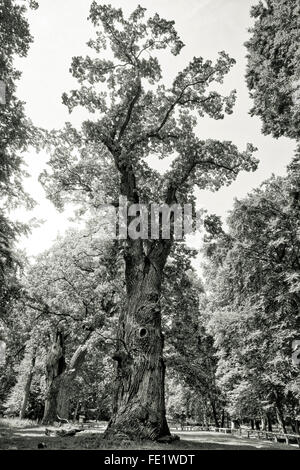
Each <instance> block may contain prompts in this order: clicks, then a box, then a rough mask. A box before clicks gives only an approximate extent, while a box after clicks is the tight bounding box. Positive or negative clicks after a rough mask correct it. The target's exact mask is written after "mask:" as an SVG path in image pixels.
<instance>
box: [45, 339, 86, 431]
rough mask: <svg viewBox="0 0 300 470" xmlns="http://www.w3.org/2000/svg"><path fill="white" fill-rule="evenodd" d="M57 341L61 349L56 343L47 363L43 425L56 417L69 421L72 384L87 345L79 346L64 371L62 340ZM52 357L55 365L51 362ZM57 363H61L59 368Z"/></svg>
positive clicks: (55, 419)
mask: <svg viewBox="0 0 300 470" xmlns="http://www.w3.org/2000/svg"><path fill="white" fill-rule="evenodd" d="M58 341H60V342H61V343H60V344H61V347H60V348H59V347H58V345H57V341H56V343H55V345H53V346H52V350H51V351H52V353H50V354H49V356H48V361H47V382H48V384H47V385H48V387H47V395H46V402H45V412H44V418H43V423H44V424H50V423H53V422H54V421H57V419H58V417H59V418H62V419H69V412H70V396H71V387H72V382H73V380H74V378H75V377H76V374H77V372H78V370H79V369H80V367H81V365H82V363H83V361H84V359H85V356H86V353H87V345H83V346H79V347H78V348H77V349H76V351H75V353H74V354H73V356H72V359H71V361H70V365H69V367H68V369H66V364H65V359H64V344H63V338H62V339H61V340H58ZM53 351H55V352H56V355H54V354H53ZM54 357H55V360H56V363H55V361H53V359H54ZM58 361H61V366H60V367H59V365H58Z"/></svg>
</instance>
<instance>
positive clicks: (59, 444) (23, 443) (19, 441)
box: [0, 419, 297, 450]
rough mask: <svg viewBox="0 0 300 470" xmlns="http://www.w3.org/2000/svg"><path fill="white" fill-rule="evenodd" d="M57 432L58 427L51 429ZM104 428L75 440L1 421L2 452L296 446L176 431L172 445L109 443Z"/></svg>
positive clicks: (36, 427)
mask: <svg viewBox="0 0 300 470" xmlns="http://www.w3.org/2000/svg"><path fill="white" fill-rule="evenodd" d="M50 429H53V430H55V429H56V430H57V428H54V427H52V428H50ZM103 431H104V427H103V426H102V427H97V428H96V427H95V428H92V429H85V430H84V431H82V432H80V433H78V434H76V435H75V436H73V437H57V436H55V437H54V436H46V435H45V426H39V425H36V424H35V423H33V422H32V421H29V420H22V421H21V420H19V419H0V449H2V450H9V449H11V450H15V449H20V450H21V449H37V448H38V445H39V444H41V443H43V444H44V445H45V447H44V448H46V449H74V450H75V449H76V450H88V449H109V450H116V449H126V450H127V449H134V450H135V449H149V450H152V449H156V450H225V449H229V450H243V449H245V450H251V449H252V450H257V449H263V450H264V449H280V450H291V449H297V447H293V446H288V445H285V444H275V443H273V442H267V441H258V440H256V439H246V438H239V437H234V436H231V435H230V434H229V435H225V434H219V433H208V432H182V433H181V432H177V434H179V435H180V441H175V442H173V443H172V444H161V443H153V442H138V441H136V442H132V441H120V442H115V441H107V440H104V439H103Z"/></svg>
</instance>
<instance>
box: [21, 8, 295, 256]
mask: <svg viewBox="0 0 300 470" xmlns="http://www.w3.org/2000/svg"><path fill="white" fill-rule="evenodd" d="M108 3H111V4H112V5H113V6H116V7H122V8H123V9H124V11H125V13H127V12H130V11H131V10H133V9H134V8H135V7H136V6H137V5H138V4H140V5H142V6H144V7H147V8H148V10H149V13H150V14H153V13H155V12H158V13H159V14H160V15H161V16H163V17H165V18H166V19H172V20H175V23H176V28H177V31H178V32H179V34H180V36H181V39H182V40H183V42H184V43H185V45H186V46H185V47H184V49H183V50H182V52H181V54H180V56H178V57H174V56H170V55H165V56H164V57H163V58H162V65H163V70H164V73H165V80H166V82H167V83H169V82H170V81H171V80H172V78H173V77H174V75H176V73H177V72H178V70H180V69H181V68H183V67H185V66H186V65H187V64H188V62H189V60H191V59H192V58H193V57H194V56H202V57H204V58H207V59H214V58H215V57H216V55H217V53H218V52H219V51H221V50H225V51H226V52H228V53H229V54H230V55H231V56H232V57H234V58H235V59H236V61H237V64H236V65H235V67H234V69H233V70H232V72H231V73H230V74H229V75H228V76H227V78H226V81H225V84H224V90H226V91H228V90H230V89H233V88H236V89H237V104H236V106H235V109H234V113H233V114H232V115H231V116H228V117H226V118H225V119H224V120H221V121H214V120H212V119H209V118H205V119H202V120H201V122H200V125H199V137H200V138H201V139H203V138H218V139H221V140H222V139H226V140H232V141H233V142H234V143H235V144H237V145H238V146H239V148H240V149H241V150H243V149H244V148H245V146H246V143H247V142H252V143H253V144H254V145H255V146H256V147H258V149H259V150H258V152H257V153H256V156H257V157H258V158H259V161H260V163H259V168H258V170H257V171H256V172H255V173H245V172H243V173H241V174H240V175H239V177H238V179H237V181H236V182H234V183H233V184H232V185H231V186H230V187H226V188H223V189H221V190H220V191H219V192H217V193H211V192H205V191H198V192H197V195H198V205H199V207H203V208H206V209H208V211H209V212H212V213H216V214H218V215H221V216H222V218H223V219H226V214H227V212H228V210H230V209H231V207H232V204H233V200H234V198H235V197H237V198H241V197H243V196H245V195H246V194H247V192H249V191H250V190H251V189H252V188H254V187H257V186H258V185H259V184H260V183H261V182H262V181H264V180H265V179H267V178H268V177H269V176H270V175H271V174H272V173H275V174H276V175H282V174H284V173H285V167H286V165H287V163H288V162H289V161H290V159H291V157H292V155H293V151H294V147H295V144H294V142H292V141H290V140H288V139H286V138H280V139H279V140H275V139H273V138H272V137H266V136H263V135H261V123H260V120H259V119H258V118H252V117H251V116H250V115H249V109H250V107H251V101H250V99H249V95H248V90H247V88H246V84H245V78H244V76H245V69H246V59H245V55H246V49H245V47H244V46H243V44H244V42H245V41H246V40H247V37H248V32H247V29H248V28H249V26H250V25H251V20H250V15H249V11H250V7H251V5H252V4H254V3H256V2H255V0H140V1H136V0H126V1H125V0H110V1H109V2H108ZM39 4H40V7H39V9H38V10H35V11H33V12H30V13H29V15H28V17H29V22H30V29H31V33H32V35H33V37H34V43H33V45H32V46H31V49H30V51H29V54H28V57H27V58H25V59H19V60H18V61H17V67H18V68H19V70H21V71H22V78H21V80H20V82H19V86H18V96H19V97H20V98H21V99H22V100H23V101H25V102H26V112H27V115H28V116H29V117H30V118H31V119H32V121H33V122H34V124H35V125H37V126H41V127H44V128H47V129H52V128H60V127H61V126H63V125H64V122H65V121H70V120H71V121H72V122H73V123H74V124H79V123H80V122H81V121H82V119H83V118H85V117H86V116H87V115H86V114H85V113H84V112H83V111H82V110H79V111H75V112H74V115H71V116H70V115H69V113H68V111H67V108H66V107H65V106H64V105H63V104H62V103H61V95H62V93H63V92H64V91H68V90H70V89H73V88H76V85H77V84H76V81H75V80H74V79H73V78H72V76H71V74H70V73H69V67H70V63H71V59H72V57H73V56H74V55H82V54H83V55H86V54H88V53H89V48H88V47H87V46H86V42H87V41H88V40H89V38H91V37H93V36H94V30H93V27H92V25H91V24H90V23H89V22H88V21H87V16H88V12H89V5H90V4H91V1H90V0H39ZM47 158H48V157H47V155H46V154H44V153H41V154H36V153H34V152H28V153H27V154H26V162H27V164H28V168H27V171H28V172H29V173H30V175H31V177H30V178H28V179H27V180H26V182H25V187H26V189H27V191H28V192H29V193H30V194H31V195H32V196H33V197H34V199H35V200H36V201H37V206H36V208H35V209H34V211H32V212H31V213H28V214H25V213H24V211H22V210H18V211H17V213H16V214H15V215H16V216H18V217H19V218H21V219H22V220H28V219H30V218H32V217H38V218H42V219H44V220H45V223H44V224H43V225H42V226H41V227H39V228H37V229H34V230H33V232H32V234H31V235H30V236H29V237H28V238H27V239H25V238H22V240H21V243H20V247H21V248H25V249H26V251H27V253H28V254H29V255H30V256H33V255H36V254H38V253H39V252H41V251H43V250H44V249H46V248H48V247H49V246H50V245H51V243H52V242H53V240H54V239H55V237H56V236H57V234H58V233H63V232H64V230H65V229H66V227H67V226H68V225H69V224H70V222H69V220H68V218H69V216H70V215H71V211H70V210H69V211H66V212H65V213H63V214H58V212H57V211H56V210H55V208H54V207H53V205H52V203H50V202H49V201H48V200H47V199H46V198H45V193H44V191H43V188H42V187H41V185H40V184H39V183H38V175H39V173H40V172H41V171H42V170H43V168H44V167H45V164H46V162H47ZM199 243H200V242H199V241H197V242H196V246H197V245H199Z"/></svg>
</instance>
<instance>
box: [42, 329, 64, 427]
mask: <svg viewBox="0 0 300 470" xmlns="http://www.w3.org/2000/svg"><path fill="white" fill-rule="evenodd" d="M65 368H66V362H65V338H64V334H63V333H62V332H61V331H57V332H56V335H55V338H54V342H53V344H52V346H51V348H50V351H49V353H48V355H47V359H46V399H45V410H44V416H43V421H42V422H43V424H51V423H53V422H54V421H57V397H58V393H59V389H60V384H61V376H62V374H63V372H64V371H65Z"/></svg>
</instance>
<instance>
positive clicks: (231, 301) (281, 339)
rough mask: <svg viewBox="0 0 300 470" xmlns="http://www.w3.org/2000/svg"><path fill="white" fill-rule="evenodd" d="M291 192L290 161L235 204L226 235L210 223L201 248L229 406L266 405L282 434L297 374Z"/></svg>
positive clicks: (294, 169)
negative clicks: (282, 173)
mask: <svg viewBox="0 0 300 470" xmlns="http://www.w3.org/2000/svg"><path fill="white" fill-rule="evenodd" d="M297 188H298V189H297ZM298 193H299V158H298V156H296V157H295V158H294V160H293V162H292V164H291V165H290V166H289V168H288V176H287V177H285V178H283V177H277V178H275V177H272V178H271V179H270V180H268V181H266V182H265V183H264V184H263V185H262V187H261V188H259V189H256V190H254V191H252V193H251V194H249V195H248V196H247V197H246V198H244V199H243V200H242V201H236V203H235V206H234V209H233V211H232V213H231V215H230V217H229V220H228V223H229V231H228V233H227V234H226V233H224V232H223V231H222V229H221V228H220V226H219V225H218V224H215V226H214V227H213V226H212V225H211V229H212V228H214V236H212V238H211V239H210V240H209V243H208V245H207V251H206V253H207V256H208V258H209V263H208V265H207V269H206V282H207V286H208V289H209V291H210V293H211V294H210V301H211V305H210V308H211V315H212V317H211V320H210V328H211V331H212V334H213V336H214V338H215V345H216V347H217V350H218V355H219V363H218V375H219V378H220V381H221V386H222V387H223V388H225V390H227V392H228V393H229V395H230V396H231V398H230V399H229V402H230V403H231V404H230V405H229V406H230V407H231V409H235V410H237V409H244V413H246V414H247V417H248V418H260V417H263V416H264V415H265V414H266V413H265V412H266V410H268V411H269V412H270V411H271V409H272V408H273V409H274V410H275V411H276V413H277V418H278V421H279V423H280V426H281V427H282V428H283V429H285V418H287V417H288V418H289V419H290V420H292V421H295V418H296V416H297V415H298V413H299V401H298V400H299V395H298V392H296V393H295V390H296V387H295V385H296V383H297V380H299V369H297V367H296V366H294V365H293V363H292V343H293V340H295V339H296V338H297V335H298V328H299V326H298V325H299V319H300V316H299V299H298V295H299V237H298V233H299V200H298ZM249 385H250V386H251V396H250V395H249V394H247V387H248V386H249ZM245 392H246V393H245ZM238 401H239V403H238ZM245 404H247V406H248V409H247V411H245ZM244 416H245V415H244ZM294 425H295V426H296V423H294Z"/></svg>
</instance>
